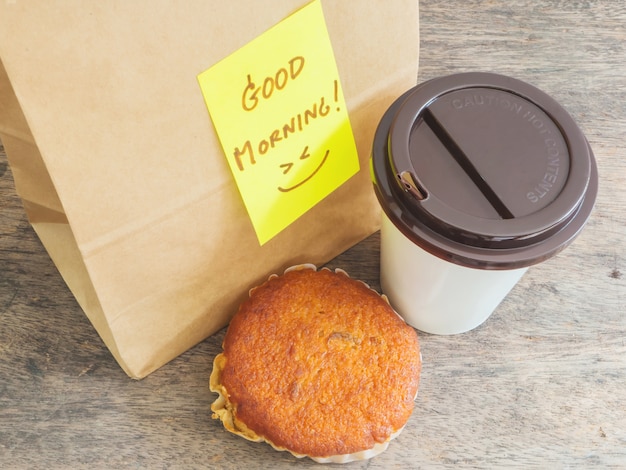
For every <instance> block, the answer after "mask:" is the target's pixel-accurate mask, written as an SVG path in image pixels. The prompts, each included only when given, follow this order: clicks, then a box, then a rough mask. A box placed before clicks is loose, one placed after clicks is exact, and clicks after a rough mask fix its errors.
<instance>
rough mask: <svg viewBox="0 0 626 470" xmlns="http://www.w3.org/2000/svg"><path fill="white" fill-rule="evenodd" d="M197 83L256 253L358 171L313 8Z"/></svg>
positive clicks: (318, 10) (316, 6)
mask: <svg viewBox="0 0 626 470" xmlns="http://www.w3.org/2000/svg"><path fill="white" fill-rule="evenodd" d="M198 81H199V84H200V87H201V89H202V93H203V95H204V99H205V101H206V104H207V107H208V109H209V113H210V115H211V119H212V121H213V124H214V126H215V129H216V130H217V134H218V136H219V139H220V142H221V144H222V148H223V149H224V153H225V155H226V158H227V160H228V163H229V166H230V169H231V171H232V173H233V176H234V178H235V180H236V182H237V186H238V188H239V192H240V193H241V196H242V199H243V201H244V204H245V206H246V209H247V211H248V214H249V216H250V218H251V220H252V224H253V226H254V229H255V231H256V234H257V237H258V239H259V243H260V244H261V245H262V244H264V243H266V242H267V241H268V240H270V239H271V238H272V237H274V236H275V235H276V234H278V233H279V232H280V231H281V230H283V229H284V228H285V227H287V226H288V225H289V224H291V223H292V222H293V221H295V220H296V219H297V218H298V217H300V216H301V215H302V214H304V213H305V212H306V211H308V210H309V209H311V208H312V207H313V206H314V205H315V204H317V203H318V202H319V201H321V200H322V199H323V198H325V197H326V196H328V195H329V194H330V193H331V192H333V191H334V190H335V189H337V188H338V187H339V186H341V185H342V184H343V183H344V182H345V181H346V180H348V179H349V178H350V177H351V176H353V175H354V174H355V173H357V172H358V170H359V159H358V155H357V151H356V145H355V143H354V136H353V134H352V128H351V126H350V121H349V119H348V112H347V108H346V104H345V101H344V97H343V93H342V89H341V84H340V81H339V73H338V71H337V65H336V63H335V57H334V54H333V49H332V45H331V42H330V38H329V36H328V31H327V29H326V23H325V21H324V15H323V11H322V6H321V4H320V1H319V0H316V1H314V2H312V3H310V4H308V5H306V6H305V7H303V8H302V9H300V10H298V11H297V12H295V13H294V14H292V15H291V16H289V17H288V18H286V19H285V20H283V21H282V22H280V23H279V24H277V25H276V26H274V27H273V28H271V29H269V30H268V31H266V32H265V33H263V34H262V35H261V36H259V37H257V38H256V39H254V40H253V41H251V42H250V43H248V44H247V45H245V46H244V47H242V48H241V49H239V50H238V51H236V52H235V53H233V54H232V55H230V56H228V57H226V58H225V59H224V60H222V61H220V62H218V63H217V64H215V65H214V66H213V67H211V68H210V69H208V70H206V71H205V72H202V73H201V74H200V75H198Z"/></svg>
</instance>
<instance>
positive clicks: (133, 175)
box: [0, 0, 419, 378]
mask: <svg viewBox="0 0 626 470" xmlns="http://www.w3.org/2000/svg"><path fill="white" fill-rule="evenodd" d="M76 3H77V2H73V3H72V4H70V3H67V2H48V1H41V2H35V3H33V2H20V1H17V2H0V139H1V140H2V142H3V143H4V145H5V148H6V151H7V154H8V156H9V161H10V164H11V167H12V170H13V175H14V178H15V184H16V188H17V191H18V193H19V195H20V196H21V198H22V199H23V202H24V207H25V210H26V213H27V215H28V217H29V220H30V222H31V223H32V226H33V227H34V229H35V231H36V232H37V234H38V236H39V237H40V238H41V240H42V242H43V244H44V245H45V247H46V249H47V251H48V252H49V254H50V256H51V258H52V259H53V261H54V263H55V264H56V266H57V267H58V269H59V271H60V272H61V274H62V276H63V277H64V279H65V281H66V283H67V285H68V286H69V288H70V289H71V290H72V292H73V293H74V295H75V296H76V298H77V300H78V302H79V303H80V305H81V307H82V308H83V309H84V311H85V313H86V314H87V315H88V317H89V319H90V320H91V322H92V323H93V325H94V327H95V328H96V329H97V331H98V333H99V334H100V336H101V337H102V339H103V340H104V342H105V343H106V344H107V346H108V347H109V349H110V350H111V352H112V353H113V355H114V356H115V358H116V359H117V361H118V362H119V363H120V365H121V366H122V367H123V369H124V370H125V371H126V372H127V373H128V374H129V375H130V376H131V377H135V378H141V377H144V376H145V375H147V374H149V373H150V372H152V371H154V370H155V369H156V368H158V367H160V366H161V365H163V364H164V363H166V362H167V361H169V360H171V359H172V358H174V357H176V356H177V355H178V354H180V353H182V352H184V351H185V350H186V349H188V348H190V347H191V346H193V345H194V344H196V343H198V342H199V341H201V340H203V339H204V338H206V337H207V336H208V335H210V334H212V333H214V332H215V331H217V330H218V329H219V328H221V327H223V326H224V325H225V324H226V323H227V322H228V320H229V318H230V316H231V315H232V314H233V313H234V311H235V309H236V305H237V304H238V303H239V302H240V301H241V300H242V299H243V298H244V297H245V295H246V293H247V290H248V289H249V288H250V287H251V286H252V285H254V284H257V283H259V282H261V281H262V280H263V279H265V278H266V277H267V275H268V274H269V273H271V272H276V271H280V270H281V269H283V268H284V267H286V266H288V265H293V264H297V263H301V262H313V263H317V264H321V263H324V262H325V261H327V260H329V259H331V258H332V257H334V256H335V255H337V254H339V253H340V252H342V251H343V250H345V249H347V248H348V247H350V246H351V245H353V244H355V243H356V242H358V241H360V240H361V239H363V238H364V237H366V236H367V235H369V234H371V233H372V232H373V231H375V230H376V229H377V227H378V214H379V211H378V207H377V203H376V200H375V198H374V193H373V191H372V188H371V182H370V177H369V165H368V156H369V151H370V146H371V141H372V136H373V132H374V129H375V126H376V125H377V123H378V120H379V118H380V116H381V115H382V113H383V112H384V110H385V109H386V107H387V106H388V105H389V104H390V103H391V101H392V100H393V99H394V98H395V97H397V96H398V95H399V94H400V93H401V92H403V91H404V90H406V89H407V88H409V87H410V86H412V85H414V84H415V81H416V78H417V60H418V43H419V42H418V11H417V0H392V1H389V2H384V3H383V2H378V1H376V0H368V1H365V0H362V1H360V2H358V3H355V2H335V1H330V0H329V1H324V2H323V3H322V6H323V10H324V15H325V17H326V22H327V26H328V30H329V35H330V38H331V41H332V44H333V49H334V51H335V56H336V60H337V66H338V69H339V74H340V77H341V82H342V86H343V90H344V94H345V97H346V102H347V105H348V109H349V114H350V120H351V124H352V128H353V131H354V134H355V139H356V143H357V149H358V152H359V158H360V164H361V170H360V172H359V173H358V174H357V175H356V176H354V177H352V178H351V179H350V180H349V181H348V182H347V183H345V184H344V185H343V186H341V187H340V188H339V189H338V190H336V191H335V192H333V193H332V194H331V195H330V196H328V197H327V198H325V199H324V200H323V201H322V202H321V203H319V204H318V205H317V206H315V207H314V208H313V209H312V210H310V211H309V212H307V213H306V214H305V215H304V216H303V217H301V218H300V219H298V220H297V221H296V222H295V223H294V224H292V225H291V226H289V227H288V228H287V229H286V230H284V231H283V232H281V233H280V234H279V235H278V236H276V237H275V238H273V239H272V240H270V241H269V242H268V243H267V244H265V245H263V246H262V247H261V246H259V243H258V241H257V239H256V236H255V232H254V230H253V228H252V225H251V223H250V219H249V218H248V215H247V213H246V211H245V208H244V206H243V203H242V201H241V197H240V196H239V194H238V191H237V188H236V186H235V183H234V180H233V178H232V175H231V173H230V171H229V169H228V166H227V163H226V160H225V157H224V154H223V152H222V150H221V148H220V144H219V141H218V139H217V136H216V134H215V131H214V130H213V127H212V124H211V120H210V117H209V115H208V113H207V109H206V106H205V103H204V101H203V98H202V95H201V91H200V88H199V86H198V82H197V80H196V76H197V74H198V73H200V72H202V71H203V70H206V69H207V68H208V67H210V66H211V65H212V64H213V63H215V62H217V61H219V60H220V59H222V58H224V57H226V56H227V55H229V54H231V53H232V52H234V51H236V50H237V49H238V48H240V47H241V46H243V45H245V44H246V43H247V42H249V41H250V40H252V39H253V38H255V37H257V36H258V35H260V34H261V33H263V32H264V31H265V30H267V29H268V28H269V27H271V26H273V25H274V24H276V23H278V22H279V21H281V20H282V19H284V18H285V17H287V16H288V15H289V14H291V13H293V12H294V11H295V10H297V9H298V8H299V7H301V6H303V5H304V4H305V3H306V2H305V1H303V0H281V1H275V2H270V4H264V5H261V4H260V3H259V2H253V1H240V2H235V3H232V2H209V1H193V2H185V3H184V4H179V3H176V2H169V1H159V2H146V1H136V2H127V1H122V0H120V1H113V2H78V3H80V5H77V4H76Z"/></svg>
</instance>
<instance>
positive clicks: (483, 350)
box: [0, 0, 626, 469]
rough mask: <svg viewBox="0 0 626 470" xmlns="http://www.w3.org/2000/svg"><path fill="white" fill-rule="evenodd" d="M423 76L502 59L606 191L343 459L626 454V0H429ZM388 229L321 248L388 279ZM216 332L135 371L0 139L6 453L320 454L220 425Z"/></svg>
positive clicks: (136, 457) (525, 460)
mask: <svg viewBox="0 0 626 470" xmlns="http://www.w3.org/2000/svg"><path fill="white" fill-rule="evenodd" d="M420 10H421V13H420V16H421V25H420V27H421V37H422V40H421V52H420V54H421V56H420V72H419V77H418V79H419V81H423V80H426V79H429V78H433V77H437V76H441V75H445V74H448V73H454V72H461V71H476V70H481V71H493V72H499V73H503V74H507V75H511V76H514V77H516V78H519V79H522V80H525V81H528V82H530V83H532V84H534V85H536V86H538V87H539V88H541V89H543V90H544V91H546V92H547V93H549V94H551V95H552V96H553V97H554V98H555V99H557V101H559V102H560V103H561V104H562V105H563V106H564V107H565V108H566V109H568V110H569V112H570V113H571V114H572V116H573V117H574V119H575V120H576V121H577V122H578V123H579V125H580V127H581V128H582V129H583V131H584V132H585V134H586V135H587V137H588V139H589V141H590V144H591V146H592V148H593V150H594V152H595V155H596V158H597V162H598V167H599V173H600V191H599V194H598V200H597V204H596V208H595V210H594V213H593V215H592V218H591V220H590V221H589V223H588V225H587V227H586V228H585V230H584V231H583V232H582V234H581V235H580V237H579V238H578V239H577V240H576V241H575V242H574V243H573V244H572V246H570V247H569V248H568V249H567V250H565V251H564V252H562V253H561V254H559V255H558V256H556V257H555V258H553V259H551V260H549V261H547V262H545V263H543V264H541V265H538V266H535V267H533V268H531V269H530V270H529V271H528V273H527V274H526V275H525V276H524V277H523V278H522V280H521V281H520V283H519V284H518V285H517V286H516V287H515V288H514V290H513V291H512V292H511V294H510V295H509V296H508V297H507V298H506V299H505V301H504V302H503V303H502V304H501V306H500V307H499V308H498V310H497V311H496V313H495V314H494V315H493V316H492V317H491V318H490V319H489V320H488V321H487V322H486V323H485V324H484V325H482V326H481V327H479V328H477V329H476V330H474V331H471V332H469V333H466V334H463V335H458V336H433V335H427V334H420V339H421V344H422V352H423V358H424V368H423V374H422V380H421V387H420V393H419V396H418V399H417V401H416V409H415V412H414V414H413V416H412V418H411V420H410V421H409V423H408V425H407V427H406V428H405V430H404V432H403V433H402V434H401V435H400V437H399V438H398V439H397V440H396V441H394V442H393V443H392V444H391V446H390V448H389V450H388V451H387V452H385V453H384V454H382V455H381V456H379V457H377V458H375V459H373V460H371V461H370V462H360V463H354V464H350V465H348V468H362V469H365V468H368V469H376V468H380V469H383V468H384V469H389V468H459V467H460V468H463V467H472V468H476V467H480V468H494V467H517V468H521V467H523V468H549V467H553V468H610V467H613V468H625V467H626V386H625V385H624V383H625V381H626V315H625V314H626V259H625V258H626V241H625V239H626V189H625V188H626V143H625V137H626V135H625V134H626V106H625V103H626V79H625V77H626V4H625V3H624V2H619V1H611V0H604V1H575V2H569V1H556V0H550V1H531V0H513V1H498V0H487V1H478V0H472V1H446V2H443V1H440V0H423V1H421V2H420ZM378 244H379V238H378V234H375V235H373V236H372V237H370V238H368V239H367V240H365V241H363V242H362V243H360V244H359V245H357V246H355V247H354V248H352V249H351V250H349V251H348V252H346V253H344V254H343V255H341V256H339V257H338V258H337V259H335V260H333V261H332V262H331V263H330V264H329V265H330V266H332V267H341V268H343V269H345V270H347V271H348V272H349V273H350V274H351V275H352V276H353V277H357V278H360V279H363V280H365V281H366V282H368V283H369V284H370V285H371V286H372V287H374V288H376V289H378V288H379V287H380V286H379V282H378ZM223 334H224V331H221V332H220V333H218V334H216V335H214V336H212V337H210V338H208V339H207V340H206V341H204V342H202V343H201V344H199V345H198V346H197V347H195V348H193V349H191V350H190V351H188V352H187V353H185V354H183V355H182V356H180V357H179V358H177V359H176V360H174V361H173V362H171V363H170V364H168V365H167V366H165V367H163V368H162V369H160V370H158V371H157V372H155V373H154V374H152V375H150V376H149V377H148V378H146V379H144V380H142V381H132V380H130V379H128V378H127V377H126V375H125V374H124V373H123V372H122V371H121V369H119V367H118V366H117V365H116V363H115V362H114V360H113V359H112V357H111V355H110V354H109V353H108V351H107V350H106V348H105V347H104V345H103V344H102V342H101V341H100V339H99V338H98V336H97V334H96V333H95V332H94V330H93V328H92V327H91V326H90V324H89V322H88V320H87V319H86V317H85V316H84V314H83V313H82V312H81V310H80V308H79V307H78V305H77V303H76V301H75V300H74V298H73V297H72V295H71V294H70V292H69V291H68V289H67V288H66V286H65V284H64V283H63V280H62V279H61V277H60V276H59V274H58V272H57V271H56V269H55V268H54V266H53V264H52V262H51V261H50V259H49V258H48V256H47V254H46V253H45V251H44V250H43V248H42V246H41V244H40V243H39V241H38V239H37V237H36V236H35V234H34V232H33V231H32V229H31V228H30V226H29V224H28V221H27V220H26V218H25V215H24V211H23V209H22V206H21V202H20V200H19V198H18V197H17V195H16V193H15V188H14V185H13V180H12V174H11V170H10V168H9V167H8V165H7V159H6V156H5V155H4V153H3V152H2V151H1V150H0V424H1V425H0V467H2V468H34V469H36V468H52V469H54V468H74V469H80V468H90V469H92V468H173V469H174V468H220V469H239V468H258V469H265V468H267V469H270V468H271V469H282V468H291V467H292V466H293V465H294V463H296V462H297V463H298V464H299V466H301V467H305V468H306V467H317V466H318V465H317V464H314V463H313V462H311V461H308V460H302V461H297V460H296V459H295V458H293V457H290V456H289V455H287V454H285V453H279V452H276V451H274V450H272V449H271V448H269V446H266V445H261V444H254V443H250V442H247V441H245V440H243V439H241V438H238V437H236V436H233V435H230V434H228V433H227V432H226V431H224V430H223V428H222V426H221V424H220V423H219V422H217V421H213V420H211V418H210V410H209V406H210V403H211V401H212V400H213V398H214V396H213V395H212V394H211V393H210V392H209V390H208V387H207V382H208V377H209V373H210V370H211V363H212V360H213V358H214V357H215V355H216V354H217V353H218V352H219V351H220V345H221V340H222V338H223Z"/></svg>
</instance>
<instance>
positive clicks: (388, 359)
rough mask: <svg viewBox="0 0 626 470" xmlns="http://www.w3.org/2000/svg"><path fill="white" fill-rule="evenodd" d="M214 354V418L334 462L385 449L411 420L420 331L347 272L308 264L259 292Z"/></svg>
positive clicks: (234, 429)
mask: <svg viewBox="0 0 626 470" xmlns="http://www.w3.org/2000/svg"><path fill="white" fill-rule="evenodd" d="M222 346H223V352H222V353H221V354H219V355H218V356H217V357H216V358H215V361H214V364H213V371H212V373H211V378H210V389H211V391H213V392H216V393H217V394H218V398H217V399H216V400H215V402H214V403H213V404H212V405H211V409H212V411H213V417H214V418H216V419H220V420H221V421H222V423H223V425H224V427H225V428H226V429H227V430H228V431H230V432H232V433H235V434H237V435H239V436H242V437H244V438H246V439H249V440H251V441H265V442H267V443H269V444H270V445H271V446H273V447H274V448H275V449H277V450H286V451H289V452H290V453H292V454H293V455H295V456H296V457H305V456H307V457H310V458H311V459H313V460H315V461H318V462H322V463H326V462H350V461H353V460H362V459H368V458H370V457H373V456H374V455H377V454H378V453H380V452H382V451H384V450H385V449H386V448H387V446H388V444H389V441H390V440H391V439H393V438H394V437H396V436H397V435H398V434H399V433H400V432H401V430H402V428H403V427H404V425H405V424H406V422H407V420H408V419H409V417H410V415H411V413H412V411H413V405H414V399H415V397H416V394H417V389H418V383H419V375H420V369H421V356H420V352H419V344H418V339H417V334H416V333H415V330H413V328H411V327H410V326H408V325H407V324H406V323H404V321H403V320H402V319H401V318H400V316H398V315H397V314H396V313H395V312H394V311H393V309H392V308H391V307H390V305H389V303H388V302H387V300H386V298H385V297H384V296H381V295H379V294H378V293H376V292H375V291H374V290H372V289H370V288H369V287H368V286H367V285H366V284H365V283H363V282H361V281H357V280H354V279H351V278H350V277H349V276H348V275H347V274H346V273H345V272H343V271H341V270H337V271H335V272H333V271H330V270H328V269H321V270H319V271H318V270H316V268H315V266H312V265H303V266H298V267H295V268H291V269H289V270H287V271H285V273H284V274H283V275H282V276H277V275H273V276H271V277H270V278H269V279H268V280H267V281H266V282H265V283H264V284H262V285H261V286H259V287H255V288H254V289H252V290H251V291H250V296H249V298H248V299H247V300H246V301H245V302H243V303H242V304H241V306H240V308H239V310H238V312H237V313H236V315H235V316H234V317H233V319H232V321H231V323H230V325H229V327H228V331H227V333H226V336H225V337H224V341H223V345H222Z"/></svg>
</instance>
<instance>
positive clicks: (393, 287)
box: [380, 215, 528, 335]
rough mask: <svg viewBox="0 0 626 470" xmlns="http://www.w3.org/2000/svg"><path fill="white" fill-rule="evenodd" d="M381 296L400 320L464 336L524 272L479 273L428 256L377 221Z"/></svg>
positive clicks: (434, 331) (390, 225) (430, 330)
mask: <svg viewBox="0 0 626 470" xmlns="http://www.w3.org/2000/svg"><path fill="white" fill-rule="evenodd" d="M380 250H381V251H380V281H381V288H382V291H383V292H384V293H385V295H387V297H388V298H389V302H390V303H391V305H392V307H394V309H395V310H396V311H397V312H398V313H399V314H400V315H401V316H402V317H403V318H404V320H405V321H406V322H407V323H408V324H409V325H411V326H413V327H414V328H417V329H418V330H420V331H423V332H426V333H432V334H438V335H450V334H457V333H464V332H466V331H469V330H472V329H474V328H476V327H477V326H479V325H481V324H482V323H483V322H484V321H485V320H487V318H489V316H490V315H491V314H492V313H493V311H494V310H495V309H496V307H497V306H498V305H499V304H500V302H502V300H503V299H504V298H505V297H506V295H507V294H508V293H509V291H510V290H511V289H512V288H513V287H514V286H515V284H516V283H517V281H519V279H520V278H521V277H522V276H523V274H524V273H525V272H526V270H527V269H528V268H527V267H525V268H518V269H510V270H485V269H476V268H470V267H466V266H460V265H458V264H454V263H451V262H448V261H446V260H443V259H441V258H439V257H437V256H434V255H431V254H430V253H428V252H427V251H426V250H424V249H423V248H421V247H420V246H418V245H416V244H414V243H413V241H411V240H409V239H408V238H407V237H405V236H404V234H403V233H402V232H401V231H400V230H398V229H397V228H396V227H395V226H394V225H393V223H392V222H391V221H390V220H389V218H388V217H387V216H385V215H383V220H382V226H381V247H380Z"/></svg>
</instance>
